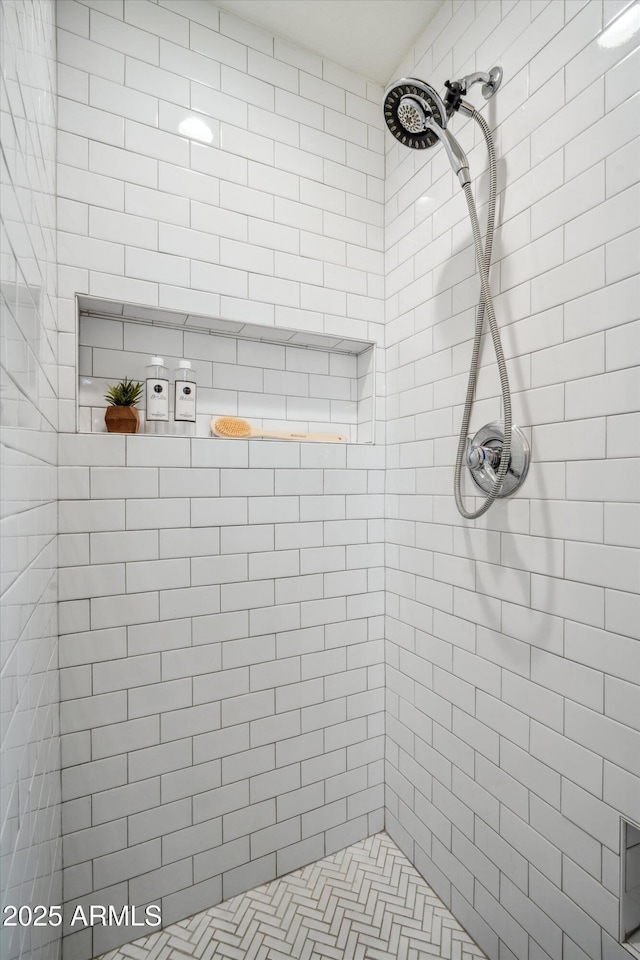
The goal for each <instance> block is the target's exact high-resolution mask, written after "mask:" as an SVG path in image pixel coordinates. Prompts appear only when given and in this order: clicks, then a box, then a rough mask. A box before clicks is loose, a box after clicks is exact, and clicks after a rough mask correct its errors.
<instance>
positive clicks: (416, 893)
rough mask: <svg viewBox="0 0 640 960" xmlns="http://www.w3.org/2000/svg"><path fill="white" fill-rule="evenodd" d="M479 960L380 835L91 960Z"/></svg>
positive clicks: (471, 944)
mask: <svg viewBox="0 0 640 960" xmlns="http://www.w3.org/2000/svg"><path fill="white" fill-rule="evenodd" d="M433 957H440V958H446V960H486V957H485V954H484V953H483V952H482V951H481V950H480V948H479V947H478V946H476V944H475V943H474V942H473V941H472V940H471V939H470V938H469V937H468V936H467V934H466V933H465V931H464V930H463V929H462V927H461V926H460V925H459V923H458V922H457V921H456V919H455V917H453V916H452V915H451V913H449V911H448V910H447V908H446V907H445V906H444V904H443V903H442V901H441V900H439V899H438V897H437V896H436V895H435V893H434V892H433V890H432V889H431V887H429V886H428V884H427V883H425V881H424V880H423V879H422V877H421V876H420V875H419V873H418V872H417V871H416V870H415V868H414V867H413V866H412V865H411V863H410V862H409V861H408V860H407V858H406V857H405V856H404V854H403V853H402V852H401V851H400V850H399V849H398V848H397V847H396V845H395V844H394V843H393V841H392V840H391V838H390V837H389V836H387V834H386V833H378V834H376V835H375V836H373V837H369V838H368V839H366V840H363V841H361V842H360V843H354V844H353V845H352V846H350V847H347V848H346V849H345V850H341V851H340V852H339V853H334V854H333V855H332V856H330V857H325V859H324V860H318V861H317V862H316V863H312V864H310V865H309V866H308V867H303V868H302V869H301V870H296V872H295V873H290V874H289V875H288V876H286V877H281V878H280V879H279V880H273V881H271V883H266V884H264V885H263V886H261V887H256V888H255V889H253V890H249V891H248V893H242V894H239V895H238V896H237V897H232V898H231V900H226V901H225V902H224V903H220V904H218V906H217V907H211V908H210V909H209V910H205V911H204V912H203V913H198V914H196V915H195V916H194V917H189V918H188V919H187V920H181V921H180V922H179V923H174V924H172V925H171V926H170V927H166V928H165V929H164V930H162V931H160V932H158V933H153V934H151V935H150V936H147V937H142V938H141V939H140V940H136V941H135V942H134V943H129V944H127V945H126V946H124V947H119V948H118V949H117V950H112V951H110V952H109V953H105V954H104V955H103V956H102V957H101V958H98V960H223V958H224V960H428V958H433Z"/></svg>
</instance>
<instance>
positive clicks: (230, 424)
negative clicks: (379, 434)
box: [211, 417, 347, 443]
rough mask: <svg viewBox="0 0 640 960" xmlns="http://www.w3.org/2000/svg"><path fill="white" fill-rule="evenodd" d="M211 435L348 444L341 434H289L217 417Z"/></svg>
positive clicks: (247, 438) (239, 438) (234, 419)
mask: <svg viewBox="0 0 640 960" xmlns="http://www.w3.org/2000/svg"><path fill="white" fill-rule="evenodd" d="M211 433H213V435H214V436H216V437H226V438H228V439H233V440H249V439H250V438H253V437H261V438H262V439H264V440H314V441H316V442H318V443H346V442H347V438H346V437H345V436H344V435H343V434H340V433H288V432H287V431H286V430H260V429H259V428H258V427H252V426H251V424H250V423H247V421H246V420H240V418H239V417H216V418H214V419H213V420H212V421H211Z"/></svg>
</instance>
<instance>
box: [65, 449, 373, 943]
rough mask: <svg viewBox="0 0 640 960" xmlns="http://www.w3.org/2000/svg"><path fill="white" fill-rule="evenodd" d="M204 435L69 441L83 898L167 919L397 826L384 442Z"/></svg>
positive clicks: (127, 933)
mask: <svg viewBox="0 0 640 960" xmlns="http://www.w3.org/2000/svg"><path fill="white" fill-rule="evenodd" d="M114 440H115V443H114V442H112V441H114ZM87 441H90V446H87ZM149 442H151V446H149ZM189 443H190V442H189V441H188V440H184V439H180V438H171V437H168V438H159V439H154V438H150V437H130V438H127V439H126V440H125V438H123V437H112V436H95V435H94V436H91V437H87V436H83V435H81V434H76V435H63V436H62V437H61V445H60V461H61V464H63V465H64V469H63V473H62V477H61V496H62V497H65V496H66V497H68V499H64V500H63V501H61V515H60V533H61V539H62V542H63V545H64V559H65V566H64V567H62V568H61V583H60V601H61V603H60V607H61V618H62V623H63V634H62V636H61V640H60V644H61V646H60V667H61V698H62V702H61V733H62V742H63V750H64V757H65V764H64V770H63V779H62V790H63V801H64V802H63V811H64V814H65V817H67V822H68V823H70V824H71V825H72V826H71V827H70V831H69V832H67V834H66V839H65V843H67V844H68V845H69V851H70V852H69V857H70V859H67V860H66V868H65V869H66V875H67V877H68V881H66V882H68V884H69V886H68V888H67V889H68V890H71V891H72V892H71V893H69V894H68V899H69V904H71V903H72V902H78V901H79V900H80V901H81V902H84V900H86V899H87V898H93V899H92V902H97V901H96V898H98V899H100V902H103V901H105V902H114V903H116V902H119V899H122V902H125V903H127V902H131V903H133V902H136V903H138V904H142V903H143V902H147V901H148V900H149V899H152V900H158V899H161V901H162V909H163V920H164V921H165V922H171V920H172V919H177V918H178V917H182V916H185V915H189V914H190V913H193V911H194V910H197V909H200V907H201V906H205V905H207V904H209V905H211V903H212V902H213V900H218V899H220V898H221V897H226V896H227V895H228V894H229V892H230V891H234V892H235V891H236V890H238V889H239V888H240V889H242V888H244V887H247V886H252V885H253V884H255V883H257V882H259V881H261V880H263V879H265V878H266V877H275V876H276V875H278V874H279V873H281V872H282V871H283V870H284V871H285V872H286V871H288V870H290V869H293V867H294V866H295V865H300V864H302V863H306V862H307V860H308V856H309V854H308V851H309V850H313V851H318V850H326V851H327V852H329V851H335V850H337V849H339V848H341V847H342V846H344V844H345V842H348V838H349V837H354V838H355V837H357V836H360V835H362V836H365V835H368V834H370V833H372V832H373V831H375V830H376V829H378V828H379V826H380V825H381V824H382V820H383V815H382V810H381V808H380V804H379V795H378V792H377V791H376V790H375V789H374V787H375V786H376V785H378V784H380V783H381V782H382V780H381V777H382V769H383V768H382V764H383V756H384V751H383V731H384V723H383V717H384V672H383V669H382V664H383V652H384V641H383V621H384V617H383V614H384V603H383V598H384V594H383V588H384V578H383V562H384V556H383V549H382V547H383V542H382V537H383V519H382V518H383V506H384V504H383V497H382V496H381V495H380V493H379V491H380V490H381V488H382V477H383V467H384V448H383V447H382V446H369V447H358V446H348V447H347V446H340V447H339V448H338V449H337V450H336V449H333V445H324V444H322V445H313V450H311V451H309V454H307V448H306V447H305V445H303V444H298V443H296V444H287V443H269V442H263V443H260V442H259V441H244V440H241V441H234V440H211V439H209V440H205V439H202V440H194V441H191V448H189ZM106 444H108V448H107V446H105V445H106ZM185 444H186V446H185ZM101 447H102V450H101V449H100V448H101ZM142 453H144V465H143V466H141V465H140V463H141V455H142ZM154 455H156V459H155V461H154ZM185 457H186V459H185ZM305 461H306V462H305ZM87 463H91V464H92V465H91V466H82V464H87ZM81 477H85V478H86V480H87V482H86V485H84V483H83V482H81V480H80V479H79V478H81ZM89 493H90V494H91V496H89ZM98 518H100V520H99V522H98ZM351 518H357V519H351ZM310 842H311V846H310ZM314 856H315V853H314ZM114 898H115V899H114ZM135 934H136V930H135V929H127V928H124V929H123V928H115V929H114V928H102V929H99V928H97V927H96V928H94V930H93V941H90V940H89V937H88V936H87V933H86V931H81V932H73V931H69V936H68V937H67V938H66V940H65V943H67V944H68V945H69V946H68V949H69V950H70V951H72V953H71V955H72V956H87V957H88V956H91V955H92V953H91V951H93V955H94V954H97V953H99V952H101V951H103V950H105V949H107V948H108V947H110V946H114V945H116V943H121V942H124V941H126V940H129V939H132V938H133V937H135Z"/></svg>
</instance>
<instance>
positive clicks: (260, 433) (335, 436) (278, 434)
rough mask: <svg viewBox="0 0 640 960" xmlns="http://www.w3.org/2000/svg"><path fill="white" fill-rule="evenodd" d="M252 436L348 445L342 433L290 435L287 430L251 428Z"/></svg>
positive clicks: (266, 438)
mask: <svg viewBox="0 0 640 960" xmlns="http://www.w3.org/2000/svg"><path fill="white" fill-rule="evenodd" d="M250 436H252V437H262V438H263V439H265V440H314V441H316V442H317V443H346V442H347V438H346V437H345V436H343V435H342V434H340V433H288V432H287V431H286V430H260V429H259V428H258V427H251V433H250Z"/></svg>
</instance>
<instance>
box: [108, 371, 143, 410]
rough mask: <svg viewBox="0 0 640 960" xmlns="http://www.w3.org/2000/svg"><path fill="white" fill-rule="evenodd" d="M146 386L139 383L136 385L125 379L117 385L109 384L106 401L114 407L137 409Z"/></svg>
mask: <svg viewBox="0 0 640 960" xmlns="http://www.w3.org/2000/svg"><path fill="white" fill-rule="evenodd" d="M143 389H144V384H143V383H140V382H139V381H138V382H136V383H134V382H133V380H128V379H127V377H125V378H124V379H123V380H120V382H119V383H116V384H111V385H109V384H107V392H106V393H105V394H104V399H105V400H106V401H107V403H108V404H110V405H111V406H113V407H135V405H136V404H137V402H138V400H140V398H141V397H142V391H143Z"/></svg>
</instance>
